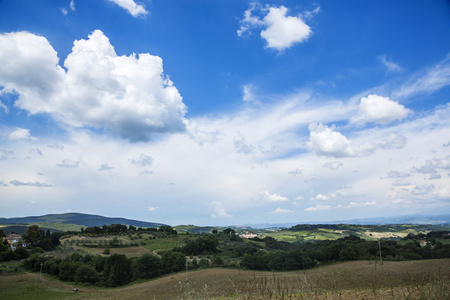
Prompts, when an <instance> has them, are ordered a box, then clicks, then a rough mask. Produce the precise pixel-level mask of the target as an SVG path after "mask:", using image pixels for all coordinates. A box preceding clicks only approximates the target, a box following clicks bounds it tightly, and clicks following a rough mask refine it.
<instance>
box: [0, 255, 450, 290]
mask: <svg viewBox="0 0 450 300" xmlns="http://www.w3.org/2000/svg"><path fill="white" fill-rule="evenodd" d="M77 287H78V288H79V289H80V292H78V293H74V292H71V291H72V289H73V286H72V285H68V284H65V283H61V282H59V281H55V280H53V279H49V278H46V277H45V278H44V280H43V282H42V283H39V274H24V275H10V276H0V299H64V298H71V299H450V259H445V260H422V261H409V262H385V263H384V265H382V266H380V265H379V264H378V265H375V264H373V263H368V262H367V261H355V262H346V263H340V264H335V265H328V266H323V267H319V268H315V269H311V270H306V271H301V272H300V271H297V272H280V273H272V272H253V271H242V270H241V271H239V270H235V269H234V270H233V269H208V270H201V271H193V272H189V273H188V281H186V274H185V273H178V274H175V275H174V276H173V278H172V277H171V276H170V275H169V276H166V277H164V278H159V279H157V280H152V281H147V282H141V283H135V284H131V285H128V286H125V287H120V288H114V289H105V288H103V289H100V288H92V287H82V286H81V287H80V286H77ZM38 295H44V296H45V297H44V296H43V297H42V298H39V297H41V296H39V297H38Z"/></svg>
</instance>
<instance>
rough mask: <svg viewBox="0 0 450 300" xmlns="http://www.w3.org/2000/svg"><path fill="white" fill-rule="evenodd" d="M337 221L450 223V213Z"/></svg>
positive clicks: (366, 223) (381, 223)
mask: <svg viewBox="0 0 450 300" xmlns="http://www.w3.org/2000/svg"><path fill="white" fill-rule="evenodd" d="M336 223H347V224H360V225H389V224H413V225H426V224H429V225H441V224H450V215H439V216H429V215H413V216H397V217H381V218H368V219H354V220H349V221H342V222H336Z"/></svg>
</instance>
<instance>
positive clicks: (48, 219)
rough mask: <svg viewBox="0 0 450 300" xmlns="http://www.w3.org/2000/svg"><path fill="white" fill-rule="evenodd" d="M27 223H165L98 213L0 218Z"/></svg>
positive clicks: (99, 224)
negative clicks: (106, 215)
mask: <svg viewBox="0 0 450 300" xmlns="http://www.w3.org/2000/svg"><path fill="white" fill-rule="evenodd" d="M29 223H62V224H75V225H84V226H87V227H93V226H103V225H111V224H123V225H133V226H136V227H159V226H163V225H166V224H160V223H151V222H145V221H137V220H130V219H125V218H109V217H103V216H99V215H89V214H82V213H66V214H51V215H45V216H32V217H23V218H0V224H29Z"/></svg>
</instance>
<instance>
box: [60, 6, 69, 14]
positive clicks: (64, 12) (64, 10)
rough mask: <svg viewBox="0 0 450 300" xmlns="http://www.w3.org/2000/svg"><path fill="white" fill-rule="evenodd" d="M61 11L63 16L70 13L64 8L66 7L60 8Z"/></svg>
mask: <svg viewBox="0 0 450 300" xmlns="http://www.w3.org/2000/svg"><path fill="white" fill-rule="evenodd" d="M59 10H60V11H61V13H62V14H63V15H67V14H68V13H69V12H68V11H67V9H66V8H64V7H62V8H60V9H59Z"/></svg>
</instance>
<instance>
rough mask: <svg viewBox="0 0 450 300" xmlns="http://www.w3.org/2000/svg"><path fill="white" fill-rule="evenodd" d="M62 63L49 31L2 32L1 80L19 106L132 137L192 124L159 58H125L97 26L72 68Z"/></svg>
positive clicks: (76, 50)
mask: <svg viewBox="0 0 450 300" xmlns="http://www.w3.org/2000/svg"><path fill="white" fill-rule="evenodd" d="M58 62H59V59H58V56H57V53H56V51H55V50H54V49H53V47H52V46H51V45H50V43H49V42H48V40H47V39H45V38H44V37H41V36H37V35H35V34H32V33H28V32H16V33H7V34H2V35H0V86H3V87H4V89H6V90H7V91H13V90H14V91H16V92H17V93H18V94H19V98H18V99H17V101H16V103H15V105H16V106H18V107H20V108H22V109H25V110H27V111H28V112H29V113H31V114H37V113H49V114H51V115H53V116H54V117H55V119H57V120H59V121H60V122H62V123H65V124H68V125H70V126H77V127H81V126H87V127H92V128H101V129H105V130H108V131H112V132H113V134H116V135H119V136H120V137H122V138H125V139H128V140H131V141H148V140H149V139H150V138H151V136H152V135H153V134H155V133H167V132H180V131H184V130H185V120H184V115H185V113H186V106H185V105H184V103H183V101H182V97H181V95H180V94H179V92H178V90H177V89H176V87H175V86H174V85H173V82H172V81H171V80H170V79H169V78H168V77H167V76H165V75H164V71H163V63H162V59H161V58H160V57H158V56H153V55H150V54H148V53H145V54H139V55H137V54H132V55H130V56H118V55H117V54H116V52H115V50H114V47H113V46H112V45H111V43H110V41H109V39H108V38H107V37H106V36H105V35H104V33H103V32H101V31H100V30H95V31H94V32H93V33H92V34H91V35H89V37H88V39H87V40H84V39H81V40H77V41H75V42H74V46H73V48H72V52H71V53H70V54H69V55H68V57H67V59H66V60H65V62H64V67H65V68H66V69H67V71H65V70H64V69H63V68H61V67H60V66H59V65H58Z"/></svg>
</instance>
